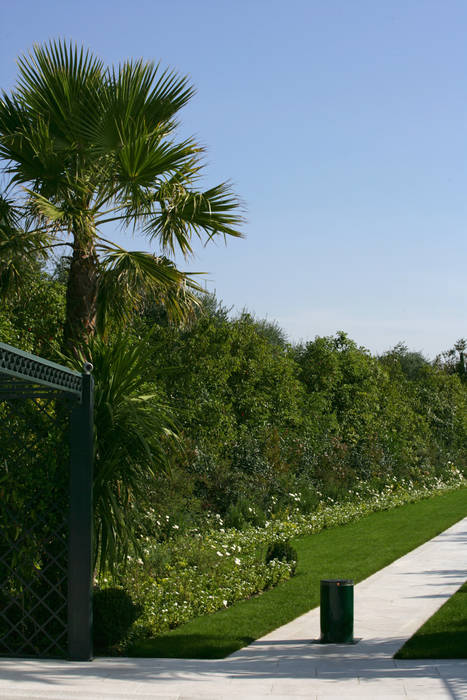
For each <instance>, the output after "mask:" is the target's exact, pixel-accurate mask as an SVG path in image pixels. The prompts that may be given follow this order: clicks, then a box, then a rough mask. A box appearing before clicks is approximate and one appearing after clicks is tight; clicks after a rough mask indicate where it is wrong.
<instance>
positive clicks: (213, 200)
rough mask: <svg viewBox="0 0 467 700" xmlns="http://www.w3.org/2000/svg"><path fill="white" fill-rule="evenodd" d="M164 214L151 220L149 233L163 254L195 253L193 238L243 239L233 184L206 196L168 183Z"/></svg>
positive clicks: (162, 206) (162, 191)
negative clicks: (168, 252)
mask: <svg viewBox="0 0 467 700" xmlns="http://www.w3.org/2000/svg"><path fill="white" fill-rule="evenodd" d="M158 196H159V204H160V212H158V213H156V214H155V215H154V216H153V217H152V218H150V219H149V221H148V222H147V224H146V226H145V229H144V231H145V233H146V235H148V236H149V238H150V239H151V240H152V239H155V238H157V239H158V240H159V242H160V243H161V245H162V248H163V250H168V251H170V252H172V253H175V252H176V250H177V248H178V249H180V250H181V252H182V253H184V254H185V255H187V254H190V253H191V252H192V248H191V244H190V240H191V238H192V234H193V233H194V234H196V235H197V236H198V237H199V238H202V234H203V233H207V234H208V240H209V239H211V238H213V237H214V236H216V235H223V236H224V238H225V237H226V236H234V237H236V238H243V234H242V233H241V232H240V230H239V227H240V226H241V225H242V224H243V223H244V219H243V217H242V216H241V215H240V214H237V213H236V212H237V211H238V210H239V208H240V202H239V200H238V199H237V197H236V196H235V195H234V194H233V193H232V190H231V186H230V184H229V183H222V184H220V185H217V186H216V187H213V188H211V189H209V190H206V191H205V192H193V191H190V190H188V189H186V188H185V187H184V186H183V185H180V184H179V183H178V182H176V181H175V180H172V181H170V182H167V183H164V184H163V185H162V186H161V188H160V190H159V194H158Z"/></svg>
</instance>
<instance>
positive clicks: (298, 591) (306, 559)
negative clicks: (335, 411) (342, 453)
mask: <svg viewBox="0 0 467 700" xmlns="http://www.w3.org/2000/svg"><path fill="white" fill-rule="evenodd" d="M466 493H467V492H466V489H465V488H463V489H460V490H456V491H451V492H448V493H444V494H439V495H435V496H433V497H431V498H429V499H426V500H423V501H419V502H417V503H410V504H408V505H405V506H401V507H399V508H394V509H392V510H389V511H382V512H378V513H373V514H371V515H369V516H367V517H365V518H362V519H361V520H358V521H357V522H355V523H351V524H348V525H344V526H342V527H339V528H335V529H332V530H323V531H322V532H320V533H317V534H315V535H309V536H307V537H302V538H300V539H297V540H295V541H294V543H293V544H294V546H295V547H296V549H297V551H298V567H297V573H296V575H295V576H294V577H293V578H292V579H290V580H289V581H286V582H284V583H282V584H280V585H278V586H277V587H276V588H274V589H273V590H270V591H266V592H264V593H263V594H261V595H258V596H256V597H254V598H250V599H249V600H246V601H242V602H240V603H237V604H236V605H234V606H232V607H231V608H228V609H226V610H221V611H219V612H216V613H214V614H212V615H206V616H203V617H199V618H197V619H196V620H192V621H191V622H188V623H187V624H185V625H181V626H180V627H178V628H176V629H175V630H172V631H170V632H168V633H166V634H163V635H161V636H158V637H155V638H153V639H144V640H138V641H135V642H134V643H133V644H132V645H131V647H130V648H129V649H128V650H127V654H128V655H129V656H136V657H138V656H139V657H177V658H197V659H201V658H203V659H215V658H223V657H225V656H226V655H228V654H231V653H232V652H234V651H236V650H237V649H240V648H241V647H243V646H245V645H246V644H249V643H250V642H252V641H254V640H255V639H258V638H259V637H262V636H263V635H265V634H267V633H268V632H270V631H272V630H273V629H276V628H277V627H279V626H280V625H284V624H285V623H287V622H290V621H291V620H293V619H294V618H296V617H298V616H299V615H302V614H303V613H305V612H307V611H308V610H310V609H312V608H314V607H316V606H317V605H319V581H320V579H325V578H351V579H354V581H355V582H358V581H361V580H362V579H364V578H367V577H368V576H370V575H371V574H373V573H374V572H376V571H378V570H379V569H381V568H383V567H384V566H387V565H388V564H390V563H391V562H392V561H394V560H395V559H398V558H399V557H401V556H402V555H404V554H406V553H407V552H410V551H411V550H412V549H414V548H415V547H418V546H419V545H421V544H423V542H426V541H427V540H429V539H431V538H432V537H435V536H436V535H437V534H439V533H440V532H443V530H445V529H446V528H448V527H449V526H450V525H452V524H454V523H455V522H457V521H458V520H460V519H461V518H463V517H465V516H466V515H467V499H466Z"/></svg>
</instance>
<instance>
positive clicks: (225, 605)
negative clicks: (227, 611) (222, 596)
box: [222, 600, 228, 608]
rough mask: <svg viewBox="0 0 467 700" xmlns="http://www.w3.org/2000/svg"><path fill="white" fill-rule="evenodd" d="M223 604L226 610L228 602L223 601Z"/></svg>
mask: <svg viewBox="0 0 467 700" xmlns="http://www.w3.org/2000/svg"><path fill="white" fill-rule="evenodd" d="M222 603H223V604H224V608H226V607H227V605H228V603H227V601H226V600H223V601H222Z"/></svg>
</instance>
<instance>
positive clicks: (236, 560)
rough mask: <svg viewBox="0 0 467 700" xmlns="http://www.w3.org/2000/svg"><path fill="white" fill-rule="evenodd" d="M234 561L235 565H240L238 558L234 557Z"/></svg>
mask: <svg viewBox="0 0 467 700" xmlns="http://www.w3.org/2000/svg"><path fill="white" fill-rule="evenodd" d="M234 561H235V563H236V564H241V563H242V562H241V561H240V559H239V558H238V557H235V559H234Z"/></svg>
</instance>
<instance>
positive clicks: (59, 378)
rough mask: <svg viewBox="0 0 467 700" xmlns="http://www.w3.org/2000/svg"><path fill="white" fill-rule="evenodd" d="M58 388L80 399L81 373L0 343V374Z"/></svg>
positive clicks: (50, 387)
mask: <svg viewBox="0 0 467 700" xmlns="http://www.w3.org/2000/svg"><path fill="white" fill-rule="evenodd" d="M1 374H4V375H8V376H9V377H15V378H16V379H19V380H23V381H26V382H28V383H31V382H33V383H34V384H41V385H42V386H46V387H47V388H49V389H59V390H60V391H65V392H67V393H69V394H73V395H74V396H76V397H77V398H79V399H81V392H82V375H81V374H80V373H79V372H75V371H74V370H72V369H68V367H63V365H58V364H56V363H55V362H49V361H48V360H44V359H43V358H42V357H38V356H37V355H32V354H31V353H29V352H24V351H23V350H19V349H18V348H14V347H12V346H11V345H7V344H6V343H0V375H1Z"/></svg>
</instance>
